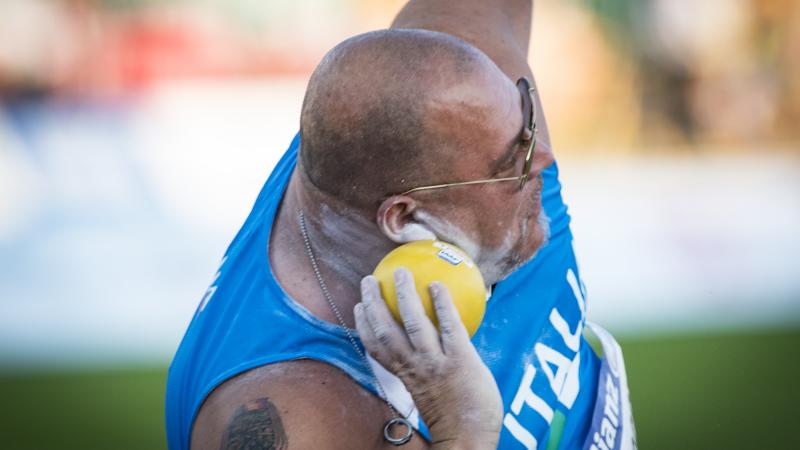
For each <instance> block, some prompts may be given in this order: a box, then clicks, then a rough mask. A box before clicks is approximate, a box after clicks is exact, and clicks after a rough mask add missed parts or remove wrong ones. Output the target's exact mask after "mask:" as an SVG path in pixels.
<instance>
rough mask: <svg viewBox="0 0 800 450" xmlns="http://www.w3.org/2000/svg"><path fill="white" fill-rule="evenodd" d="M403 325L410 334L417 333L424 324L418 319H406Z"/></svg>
mask: <svg viewBox="0 0 800 450" xmlns="http://www.w3.org/2000/svg"><path fill="white" fill-rule="evenodd" d="M403 326H404V327H405V329H406V333H408V334H409V335H417V334H419V333H420V332H421V331H422V324H420V322H419V321H418V320H416V319H406V320H404V321H403Z"/></svg>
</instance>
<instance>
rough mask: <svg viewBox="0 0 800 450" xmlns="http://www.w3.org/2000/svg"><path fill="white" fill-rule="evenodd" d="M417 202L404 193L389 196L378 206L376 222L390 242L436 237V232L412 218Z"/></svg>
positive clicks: (402, 242) (403, 242)
mask: <svg viewBox="0 0 800 450" xmlns="http://www.w3.org/2000/svg"><path fill="white" fill-rule="evenodd" d="M416 208H417V202H416V201H415V200H414V199H413V198H411V197H407V196H404V195H395V196H392V197H389V198H388V199H386V200H384V202H383V203H381V206H380V207H378V217H377V220H376V222H377V224H378V228H380V230H381V231H382V232H383V234H384V235H385V236H386V237H387V238H389V240H391V241H392V242H396V243H398V244H405V243H406V242H413V241H421V240H425V239H436V234H435V233H434V232H433V231H431V230H430V229H429V228H428V227H426V226H425V225H423V224H421V223H419V222H417V221H416V220H415V219H414V210H415V209H416Z"/></svg>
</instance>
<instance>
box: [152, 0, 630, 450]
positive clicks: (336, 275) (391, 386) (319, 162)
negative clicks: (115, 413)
mask: <svg viewBox="0 0 800 450" xmlns="http://www.w3.org/2000/svg"><path fill="white" fill-rule="evenodd" d="M531 8H532V5H531V2H527V1H522V0H507V1H502V0H498V1H485V0H474V1H467V0H460V1H452V0H450V1H448V0H426V1H411V2H409V3H408V4H407V5H406V6H405V8H403V10H402V11H401V12H400V13H399V15H398V16H397V18H396V19H395V21H394V23H393V24H392V28H391V29H389V30H383V31H377V32H373V33H367V34H364V35H360V36H356V37H354V38H351V39H348V40H347V41H345V42H343V43H341V44H339V45H338V46H337V47H336V48H334V49H333V50H331V52H329V53H328V54H327V55H326V56H325V58H324V59H323V61H322V62H321V63H320V65H319V66H318V67H317V69H316V70H315V72H314V74H313V75H312V77H311V80H310V81H309V85H308V89H307V92H306V97H305V100H304V103H303V109H302V114H301V127H300V134H299V135H298V137H296V138H295V140H294V142H293V143H292V145H291V146H290V148H289V151H288V152H287V154H286V155H285V156H284V158H283V159H282V160H281V162H280V163H279V164H278V166H277V167H276V168H275V170H274V171H273V173H272V175H271V176H270V178H269V180H268V181H267V183H266V185H265V187H264V189H263V190H262V192H261V194H260V195H259V197H258V199H257V200H256V204H255V206H254V209H253V212H252V213H251V215H250V216H249V217H248V219H247V221H246V223H245V224H244V226H243V228H242V230H241V231H240V232H239V234H238V235H237V236H236V238H235V239H234V241H233V243H232V244H231V246H230V248H229V249H228V251H227V253H226V256H225V258H224V259H223V263H222V265H221V268H220V271H219V273H218V274H217V279H216V280H215V282H214V284H213V285H212V286H211V288H210V289H209V291H208V292H207V294H206V296H205V297H204V298H203V300H202V301H201V303H200V306H199V307H198V310H197V313H196V315H195V317H194V319H193V321H192V323H191V324H190V326H189V329H188V330H187V332H186V335H185V337H184V340H183V342H182V343H181V347H180V349H179V350H178V353H177V354H176V356H175V359H174V361H173V363H172V366H171V368H170V375H169V381H168V386H167V433H168V439H169V444H170V448H171V449H173V450H176V449H186V448H189V446H190V445H191V448H193V449H207V448H222V449H233V448H259V449H261V448H263V449H273V448H275V449H278V448H281V449H284V448H288V449H305V448H324V449H374V448H390V447H392V446H393V445H394V444H401V443H402V444H401V445H403V446H404V447H405V448H408V449H423V448H433V449H445V448H458V449H460V448H481V449H482V448H504V449H505V448H508V449H513V448H528V449H533V448H542V449H544V448H548V449H556V448H564V449H567V448H569V449H572V448H586V449H589V448H597V449H610V448H633V447H634V446H635V443H634V437H633V428H632V420H631V418H630V409H629V405H628V401H627V385H626V381H625V374H624V367H623V366H622V364H621V358H620V355H619V348H618V346H616V343H614V342H613V339H611V338H610V337H609V336H608V335H607V334H606V333H605V332H603V331H602V330H601V329H599V328H598V329H597V334H598V335H599V337H600V340H601V342H602V349H603V350H604V351H605V353H606V355H605V357H604V358H601V357H599V356H598V355H597V354H596V353H595V351H594V350H592V349H591V348H590V347H589V345H588V344H587V343H586V340H585V338H584V337H583V331H584V316H585V301H584V292H583V288H582V285H581V283H580V281H579V277H578V270H577V266H576V263H575V258H574V255H573V252H572V246H571V234H570V231H569V216H568V215H567V214H566V207H565V206H564V204H563V202H562V201H561V198H560V185H559V183H558V180H557V170H556V168H555V165H554V164H553V155H552V152H551V151H550V145H549V143H550V139H549V135H548V132H547V126H546V122H545V120H544V116H543V114H542V109H541V104H540V102H539V98H538V95H537V94H536V92H535V89H533V87H532V86H530V85H529V82H528V81H527V80H532V79H533V77H532V74H531V71H530V68H529V67H528V64H527V62H526V55H527V46H528V38H529V34H530V17H531ZM432 238H437V239H439V240H442V241H446V242H451V243H453V244H456V245H458V246H459V247H461V248H463V249H464V250H465V251H466V252H467V253H469V255H470V256H471V257H472V258H473V259H474V260H475V261H476V263H477V264H478V267H479V268H480V270H481V272H482V274H483V275H484V278H485V280H486V282H487V285H488V286H493V294H492V296H491V298H490V299H489V300H488V304H487V308H486V315H485V317H484V321H483V323H482V325H481V327H480V329H479V330H478V331H477V333H476V334H475V336H473V338H472V340H471V342H470V341H469V339H468V337H467V336H466V332H465V331H464V328H463V326H462V325H461V324H460V321H459V319H458V314H457V313H456V312H455V310H454V308H453V306H452V303H451V301H450V300H449V296H448V293H447V291H446V289H444V288H443V287H442V286H441V285H438V284H436V283H434V284H433V285H431V287H430V289H431V294H432V297H433V298H434V304H435V305H436V311H437V315H438V319H439V323H440V327H439V329H438V330H437V329H435V328H434V327H433V325H432V324H431V322H430V321H429V320H428V319H427V318H426V317H424V315H423V313H422V310H421V307H420V304H419V299H418V297H417V294H416V291H415V290H414V289H413V280H412V279H411V276H410V273H408V272H407V271H403V270H400V271H398V273H396V278H395V280H396V285H397V289H398V297H399V303H400V310H401V314H402V316H403V324H402V326H401V325H398V324H397V323H395V322H394V321H393V320H392V319H391V317H390V316H389V313H388V311H387V309H386V307H385V306H384V304H383V302H382V301H381V300H380V294H379V291H378V286H377V284H376V281H375V280H374V278H372V277H369V276H367V275H369V274H370V273H371V272H372V270H373V268H374V267H375V265H376V264H377V262H378V261H379V260H380V259H381V258H382V257H383V256H384V255H385V254H386V253H388V252H389V251H390V250H392V249H393V248H394V247H396V246H397V245H399V244H402V243H405V242H410V241H415V240H420V239H432ZM548 239H549V241H548ZM534 255H536V257H535V258H534ZM353 328H356V329H357V333H356V330H354V329H353ZM362 345H363V347H364V348H365V349H366V350H367V352H368V354H369V355H370V357H367V356H366V355H364V354H363V350H362ZM373 357H374V359H372V358H373ZM412 427H413V431H412V430H411V428H412ZM406 437H409V439H408V440H406V439H404V438H406Z"/></svg>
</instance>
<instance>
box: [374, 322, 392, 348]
mask: <svg viewBox="0 0 800 450" xmlns="http://www.w3.org/2000/svg"><path fill="white" fill-rule="evenodd" d="M372 332H373V333H374V334H375V339H376V340H377V341H378V343H380V344H381V345H387V344H389V343H390V342H391V341H392V336H391V335H390V334H389V331H388V330H387V329H386V327H384V326H376V327H375V329H374V330H372Z"/></svg>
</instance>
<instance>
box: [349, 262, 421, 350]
mask: <svg viewBox="0 0 800 450" xmlns="http://www.w3.org/2000/svg"><path fill="white" fill-rule="evenodd" d="M361 299H362V303H363V304H364V307H363V308H364V317H365V318H366V321H367V324H368V325H369V327H370V330H371V331H372V334H373V335H374V336H375V339H377V341H378V344H380V346H381V347H384V348H385V350H386V351H387V352H389V354H390V356H391V357H392V358H394V359H397V360H399V361H405V360H408V357H409V355H410V354H411V352H412V348H411V343H409V342H408V338H407V337H406V334H405V332H403V329H402V328H400V325H398V324H397V322H396V321H395V320H394V317H392V314H391V313H390V312H389V308H388V307H387V306H386V303H385V302H384V301H383V298H382V297H381V292H380V288H379V287H378V280H376V279H375V277H373V276H367V277H364V279H362V280H361Z"/></svg>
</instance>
